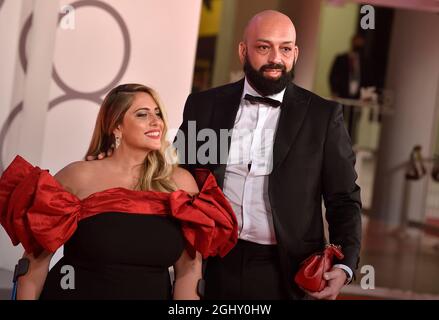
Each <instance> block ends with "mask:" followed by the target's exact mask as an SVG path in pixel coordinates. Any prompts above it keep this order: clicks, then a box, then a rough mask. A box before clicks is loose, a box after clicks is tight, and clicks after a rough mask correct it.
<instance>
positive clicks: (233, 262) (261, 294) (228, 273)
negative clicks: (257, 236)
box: [205, 240, 288, 300]
mask: <svg viewBox="0 0 439 320" xmlns="http://www.w3.org/2000/svg"><path fill="white" fill-rule="evenodd" d="M278 255H279V253H278V248H277V246H276V245H261V244H257V243H253V242H249V241H244V240H239V241H238V243H237V245H236V246H235V247H234V248H233V249H232V251H231V252H230V253H229V254H227V255H226V256H225V257H224V258H220V257H214V258H209V259H208V261H207V269H206V274H205V279H206V291H205V299H206V300H240V299H245V300H260V299H267V300H284V299H288V292H287V291H286V290H285V286H284V284H283V280H282V275H281V269H280V263H279V256H278Z"/></svg>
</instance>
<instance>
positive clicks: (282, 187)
mask: <svg viewBox="0 0 439 320" xmlns="http://www.w3.org/2000/svg"><path fill="white" fill-rule="evenodd" d="M243 86H244V80H241V81H239V82H236V83H233V84H228V85H225V86H222V87H217V88H213V89H210V90H208V91H204V92H200V93H194V94H191V95H189V97H188V99H187V101H186V105H185V108H184V114H183V123H182V125H181V127H180V130H181V132H180V134H181V133H183V134H184V135H185V137H184V138H185V139H186V140H185V141H184V142H186V143H185V145H184V146H182V143H181V142H182V140H181V138H182V136H180V137H177V139H176V144H175V145H176V146H177V147H178V148H177V149H179V150H178V151H179V155H180V161H181V163H182V166H183V167H185V168H187V169H188V170H189V171H192V170H193V169H194V168H197V167H203V168H208V169H209V170H211V172H213V173H214V175H215V176H216V179H217V182H218V184H219V186H220V187H221V188H222V186H223V181H224V173H225V168H226V163H227V155H226V156H224V155H222V159H221V158H220V154H217V155H215V158H216V161H215V160H213V157H212V155H211V154H210V159H211V161H209V162H208V163H200V161H199V159H197V160H196V163H188V158H189V154H188V152H189V153H192V156H193V152H194V150H195V149H196V150H197V151H201V150H202V151H203V152H204V151H205V148H202V149H200V148H201V146H202V145H203V144H204V143H205V141H197V142H194V141H193V140H194V137H193V136H192V137H191V136H190V132H189V131H191V130H190V129H189V127H190V126H188V122H189V121H196V132H199V131H200V130H201V129H204V128H210V129H213V130H214V131H215V132H216V133H217V136H218V138H217V141H216V144H217V145H218V148H219V147H220V146H219V144H220V140H221V139H220V138H219V137H220V130H221V129H229V130H230V129H232V128H233V125H234V121H235V117H236V114H237V111H238V108H239V104H240V100H241V95H242V91H243ZM280 108H281V113H280V116H279V122H278V128H277V131H276V136H275V144H274V150H273V171H272V172H271V174H270V175H269V182H268V183H269V186H268V189H269V190H268V192H269V199H270V205H271V208H272V213H273V220H274V227H275V232H276V238H277V242H278V244H279V246H278V247H279V250H280V253H281V265H282V270H283V275H284V277H285V280H286V283H288V284H289V289H292V290H290V292H294V291H296V290H297V287H295V285H294V284H293V277H294V274H295V272H296V271H297V270H298V267H299V264H300V262H301V261H303V260H304V259H305V258H306V257H308V256H309V255H310V254H312V253H314V252H316V251H320V250H322V249H323V246H324V243H325V239H324V229H323V218H322V197H323V200H324V203H325V207H326V219H327V221H328V224H329V235H330V239H329V241H330V243H333V244H337V245H341V246H342V250H343V252H344V254H345V258H344V259H343V260H341V261H336V263H343V264H345V265H347V266H349V267H350V268H351V269H352V270H353V271H355V270H356V269H357V267H358V261H359V251H360V239H361V216H360V212H361V201H360V188H359V187H358V185H357V184H356V183H355V180H356V178H357V175H356V173H355V170H354V163H355V154H354V153H353V151H352V148H351V142H350V138H349V136H348V133H347V131H346V129H345V126H344V123H343V114H342V108H341V106H340V105H338V104H335V103H333V102H330V101H327V100H324V99H322V98H321V97H319V96H317V95H315V94H313V93H311V92H309V91H307V90H305V89H303V88H300V87H298V86H296V85H294V84H292V83H291V84H289V85H288V86H287V88H286V92H285V95H284V100H283V103H282V105H281V107H280ZM192 127H193V126H192ZM192 131H193V130H192ZM192 133H193V132H192ZM188 135H189V136H188ZM201 138H202V137H199V139H200V140H203V139H201ZM178 139H180V141H179V143H178V141H177V140H178ZM191 140H192V141H191ZM223 140H224V139H223ZM228 140H229V142H230V138H229V139H228ZM223 142H224V141H223ZM191 143H192V147H191V146H190V144H191ZM194 147H195V148H194ZM191 148H192V149H191ZM226 150H227V149H226ZM206 152H207V153H209V152H212V150H208V151H206ZM192 160H193V159H192ZM192 162H193V161H192ZM296 292H297V291H296Z"/></svg>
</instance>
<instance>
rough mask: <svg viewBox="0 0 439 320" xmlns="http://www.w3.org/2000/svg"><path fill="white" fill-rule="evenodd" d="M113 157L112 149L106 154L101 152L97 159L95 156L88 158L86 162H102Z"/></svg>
mask: <svg viewBox="0 0 439 320" xmlns="http://www.w3.org/2000/svg"><path fill="white" fill-rule="evenodd" d="M112 155H113V148H110V149H109V150H108V151H107V152H106V153H105V152H101V153H99V154H98V156H97V157H95V156H87V157H86V158H85V160H87V161H91V160H102V159H104V158H105V157H111V156H112Z"/></svg>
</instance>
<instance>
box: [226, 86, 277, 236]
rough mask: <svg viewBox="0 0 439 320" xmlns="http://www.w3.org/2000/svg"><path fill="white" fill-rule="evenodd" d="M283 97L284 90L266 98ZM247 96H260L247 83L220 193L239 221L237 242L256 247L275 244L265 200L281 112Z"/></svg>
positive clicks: (267, 204)
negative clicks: (252, 101) (251, 244)
mask: <svg viewBox="0 0 439 320" xmlns="http://www.w3.org/2000/svg"><path fill="white" fill-rule="evenodd" d="M284 93H285V90H283V91H281V92H279V93H277V94H274V95H271V96H268V98H271V99H275V100H278V101H280V102H282V100H283V96H284ZM246 94H250V95H252V96H259V97H260V96H261V95H260V94H258V93H257V92H256V91H255V90H254V89H253V88H252V87H251V86H250V85H249V83H248V82H247V79H246V80H245V83H244V90H243V92H242V96H241V103H240V105H239V109H238V112H237V114H236V119H235V124H234V126H233V131H232V137H231V144H230V150H229V158H228V161H227V167H226V172H225V175H224V188H223V191H224V194H225V196H226V197H227V199H228V200H229V202H230V203H231V205H232V207H233V210H234V211H235V214H236V217H237V219H238V230H239V238H240V239H243V240H247V241H251V242H255V243H259V244H276V237H275V233H274V227H273V217H272V213H271V207H270V201H269V199H268V175H269V174H270V172H271V170H272V168H273V145H274V137H275V131H276V127H277V122H278V119H279V114H280V108H274V107H271V106H269V105H266V104H262V103H255V104H252V103H250V102H249V101H247V100H245V99H244V96H245V95H246ZM249 164H251V168H250V170H249Z"/></svg>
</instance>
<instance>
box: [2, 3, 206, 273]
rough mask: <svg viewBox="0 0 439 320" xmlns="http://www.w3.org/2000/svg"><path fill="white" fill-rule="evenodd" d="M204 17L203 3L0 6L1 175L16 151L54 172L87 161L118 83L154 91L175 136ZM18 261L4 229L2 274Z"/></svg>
mask: <svg viewBox="0 0 439 320" xmlns="http://www.w3.org/2000/svg"><path fill="white" fill-rule="evenodd" d="M67 4H69V5H71V6H72V7H71V8H73V9H74V10H73V11H69V13H68V14H67V15H64V18H63V19H62V20H61V24H60V25H61V27H60V25H59V24H58V26H57V19H58V15H61V11H62V9H63V8H64V7H65V5H67ZM67 9H69V8H67ZM200 9H201V0H185V1H181V0H166V1H163V0H123V1H122V0H105V1H97V0H80V1H65V0H60V1H58V0H50V1H45V0H20V1H19V0H3V1H2V0H0V43H1V50H0V70H1V71H0V172H1V171H2V170H3V169H4V168H5V167H6V166H7V165H8V164H9V163H10V161H11V160H12V159H13V157H14V156H15V155H16V154H17V153H20V154H22V155H23V156H24V157H26V158H27V159H29V160H30V161H32V163H33V164H35V165H38V166H40V167H42V168H47V169H49V170H50V171H51V172H52V173H54V172H56V171H58V170H59V169H61V168H62V167H64V166H65V165H66V164H67V163H69V162H72V161H76V160H79V159H81V158H82V157H83V156H84V153H85V152H86V149H87V147H88V143H89V141H90V137H91V134H92V129H93V127H94V122H95V118H96V115H97V111H98V107H99V103H100V102H101V100H102V98H103V96H104V95H105V93H106V92H108V91H109V89H110V88H111V87H114V86H115V85H117V84H120V83H128V82H138V83H142V84H146V85H149V86H151V87H153V88H155V89H156V90H157V91H158V92H159V94H160V96H161V98H162V100H163V102H164V105H165V107H166V109H167V111H168V115H169V119H170V127H171V128H178V126H179V124H180V121H181V118H182V111H183V106H184V102H185V100H186V98H187V95H188V94H189V93H190V89H191V84H192V72H193V64H194V60H195V51H196V41H197V37H198V25H199V16H200ZM31 15H32V18H31ZM51 19H52V20H53V23H52V22H51V21H52V20H51ZM72 26H73V29H70V27H72ZM52 66H53V67H54V68H53V70H52ZM50 74H52V75H50ZM0 229H1V228H0ZM21 253H22V249H21V248H12V245H11V243H10V240H9V238H8V237H7V236H6V234H5V232H4V230H3V229H1V230H0V268H7V269H12V267H13V265H14V264H15V262H16V261H17V258H18V257H19V255H21Z"/></svg>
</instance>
